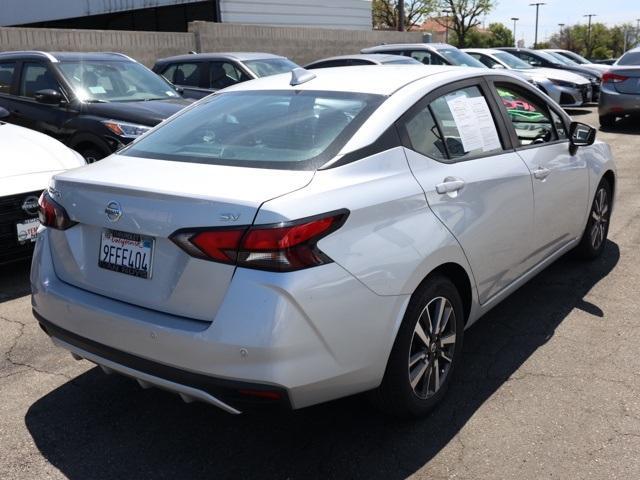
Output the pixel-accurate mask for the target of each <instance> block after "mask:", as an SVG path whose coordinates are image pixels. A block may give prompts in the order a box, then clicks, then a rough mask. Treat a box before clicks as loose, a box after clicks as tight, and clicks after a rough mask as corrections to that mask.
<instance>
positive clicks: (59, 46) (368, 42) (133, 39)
mask: <svg viewBox="0 0 640 480" xmlns="http://www.w3.org/2000/svg"><path fill="white" fill-rule="evenodd" d="M0 1H2V0H0ZM189 30H190V33H173V32H129V31H113V30H67V29H52V28H22V27H0V51H9V50H44V51H50V52H55V51H79V52H94V51H103V52H122V53H125V54H127V55H129V56H130V57H133V58H135V59H136V60H138V61H139V62H141V63H143V64H145V65H147V66H152V65H153V63H154V62H155V60H156V59H158V58H162V57H168V56H171V55H177V54H183V53H187V52H189V51H191V50H194V51H201V52H216V51H218V52H224V51H227V52H229V51H236V52H237V51H252V52H272V53H278V54H280V55H285V56H287V57H289V58H291V59H292V60H293V61H295V62H297V63H299V64H301V65H304V64H306V63H308V62H311V61H312V60H317V59H320V58H324V57H330V56H333V55H341V54H347V53H358V52H359V51H360V49H362V48H364V47H370V46H373V45H378V44H380V43H397V42H420V41H422V34H421V33H417V32H381V31H371V30H369V31H365V30H329V29H323V28H304V27H296V28H293V27H266V26H257V25H238V24H230V23H227V24H225V23H209V22H192V23H190V24H189Z"/></svg>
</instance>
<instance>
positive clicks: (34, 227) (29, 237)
mask: <svg viewBox="0 0 640 480" xmlns="http://www.w3.org/2000/svg"><path fill="white" fill-rule="evenodd" d="M39 227H40V220H39V219H38V217H35V218H27V219H25V220H22V221H20V222H18V223H16V239H17V240H18V243H19V244H20V245H24V244H26V243H34V242H35V241H36V240H37V238H38V228H39Z"/></svg>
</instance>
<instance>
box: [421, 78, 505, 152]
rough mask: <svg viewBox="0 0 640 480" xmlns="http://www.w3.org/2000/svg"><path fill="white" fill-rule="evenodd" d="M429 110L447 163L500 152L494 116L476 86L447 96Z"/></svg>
mask: <svg viewBox="0 0 640 480" xmlns="http://www.w3.org/2000/svg"><path fill="white" fill-rule="evenodd" d="M430 108H431V112H432V113H433V116H434V118H435V120H436V123H437V125H438V129H439V132H440V135H441V139H442V141H443V143H444V146H445V148H446V151H447V154H448V157H449V160H450V161H457V160H464V159H466V158H469V157H474V156H478V155H487V154H491V153H498V152H500V151H502V142H501V140H500V136H499V134H498V128H497V126H496V123H495V120H494V118H493V114H492V113H491V109H490V108H489V104H488V103H487V100H486V98H485V97H484V95H483V94H482V92H481V91H480V89H479V88H478V87H476V86H472V87H467V88H462V89H460V90H456V91H453V92H451V93H447V94H446V95H443V96H442V97H439V98H437V99H436V100H434V101H433V102H431V105H430Z"/></svg>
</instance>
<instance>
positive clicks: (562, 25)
mask: <svg viewBox="0 0 640 480" xmlns="http://www.w3.org/2000/svg"><path fill="white" fill-rule="evenodd" d="M564 25H565V24H564V23H559V24H558V26H559V27H560V46H561V47H564V45H563V44H562V29H563V28H564Z"/></svg>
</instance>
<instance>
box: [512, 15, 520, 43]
mask: <svg viewBox="0 0 640 480" xmlns="http://www.w3.org/2000/svg"><path fill="white" fill-rule="evenodd" d="M511 20H513V46H514V47H517V46H518V39H517V38H516V22H517V21H518V20H520V19H519V18H518V17H511Z"/></svg>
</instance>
